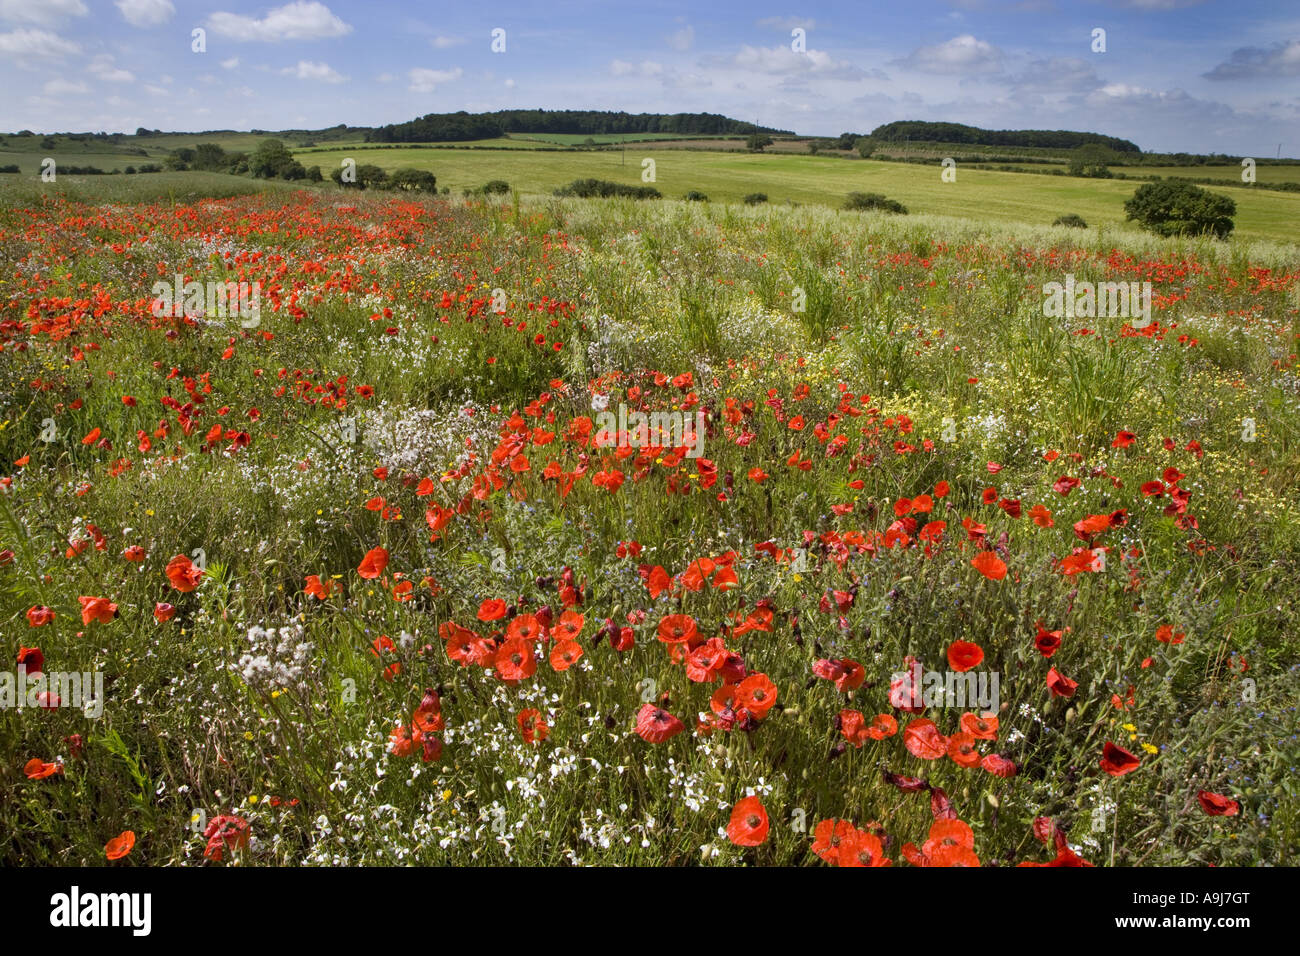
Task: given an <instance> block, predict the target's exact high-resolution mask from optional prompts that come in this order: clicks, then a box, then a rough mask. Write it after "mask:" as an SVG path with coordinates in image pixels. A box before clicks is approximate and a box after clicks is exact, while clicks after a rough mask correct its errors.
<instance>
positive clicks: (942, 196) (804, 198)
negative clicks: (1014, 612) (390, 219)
mask: <svg viewBox="0 0 1300 956" xmlns="http://www.w3.org/2000/svg"><path fill="white" fill-rule="evenodd" d="M354 152H355V150H352V151H349V150H347V149H316V150H312V151H311V152H310V153H309V154H305V155H302V156H300V159H301V161H302V162H303V163H304V164H308V163H310V164H319V165H320V166H321V169H322V170H325V169H330V168H332V167H334V166H337V165H338V164H339V163H340V162H341V161H342V160H343V159H344V158H346V157H348V156H350V155H352V153H354ZM295 155H298V154H297V153H295ZM309 157H310V158H309ZM644 158H653V159H654V160H655V182H654V185H655V187H656V188H658V189H659V191H660V192H662V193H663V194H664V195H665V196H666V197H669V198H673V199H677V198H680V197H681V196H682V195H683V194H685V193H686V192H688V191H689V190H692V189H695V190H699V191H701V192H703V193H705V194H706V195H707V196H708V197H709V198H710V199H711V200H713V201H715V202H737V201H739V200H740V199H742V198H743V197H744V196H745V195H747V194H749V193H754V192H763V193H766V194H767V196H768V199H769V201H770V202H773V203H782V202H785V201H787V200H789V201H791V202H795V203H819V204H823V205H830V206H839V205H840V204H841V203H842V202H843V200H844V197H845V196H846V195H847V194H848V193H850V192H877V193H883V194H884V195H886V196H888V197H890V198H891V199H897V200H899V201H900V202H902V203H903V204H904V205H906V206H907V207H908V210H909V211H910V212H913V213H941V214H943V215H948V216H957V217H961V218H968V219H983V220H989V221H994V222H1007V223H1014V222H1021V223H1038V224H1048V223H1051V222H1052V220H1054V219H1055V218H1056V217H1057V216H1060V215H1063V214H1065V213H1077V214H1078V215H1080V216H1083V218H1084V219H1085V220H1087V222H1088V224H1089V225H1090V226H1098V225H1103V224H1104V225H1107V226H1113V227H1120V228H1124V229H1132V230H1134V231H1136V229H1137V227H1136V226H1134V225H1133V224H1132V223H1125V221H1124V200H1126V199H1127V198H1128V197H1129V196H1131V195H1132V194H1133V191H1134V189H1135V188H1136V185H1135V184H1134V183H1133V182H1132V181H1128V182H1125V181H1120V180H1098V179H1078V178H1073V177H1065V176H1042V175H1031V174H1024V173H1004V172H994V171H987V170H974V169H971V170H963V169H960V168H959V169H958V172H957V181H956V182H955V183H944V182H942V181H941V180H940V170H939V168H938V166H922V165H917V164H910V163H886V162H875V161H872V160H844V159H838V158H833V157H821V156H800V155H793V156H777V155H767V154H751V153H707V152H696V151H688V150H655V151H654V153H653V155H652V156H650V157H642V156H640V155H633V154H632V153H631V152H629V153H628V154H627V157H626V162H624V161H623V156H622V153H621V151H620V152H590V153H587V152H582V153H568V152H566V153H563V154H560V153H553V154H552V153H547V154H531V153H529V154H526V153H522V152H509V151H500V152H488V151H475V150H457V149H445V150H444V149H440V150H427V149H392V150H382V151H375V152H374V153H370V154H367V161H368V162H372V163H374V164H375V165H378V166H382V167H384V168H386V169H393V168H396V167H399V166H410V167H415V168H417V169H427V170H430V171H432V172H433V173H434V174H435V175H436V176H437V177H438V184H439V185H440V186H449V187H451V189H452V190H453V191H459V190H462V189H470V188H475V187H478V186H481V185H482V184H483V183H485V182H487V181H488V180H490V179H504V180H506V181H507V182H509V183H510V184H511V185H512V186H514V187H516V188H517V189H519V190H520V191H521V192H523V193H526V194H527V193H549V192H551V191H553V190H554V189H556V188H558V187H560V186H563V185H565V184H566V183H569V182H572V181H573V180H575V179H581V178H585V177H595V178H598V179H609V180H613V181H615V182H621V183H628V184H634V185H639V184H641V172H642V169H641V160H642V159H644ZM1231 195H1232V198H1233V199H1234V200H1235V201H1236V203H1237V219H1236V223H1237V228H1236V234H1237V235H1240V236H1243V237H1247V238H1256V239H1273V240H1278V241H1295V239H1296V237H1297V234H1298V232H1300V231H1298V230H1297V229H1296V225H1295V223H1296V221H1297V219H1300V195H1290V194H1287V193H1276V192H1260V193H1251V192H1249V191H1246V190H1240V189H1234V190H1233V191H1232V193H1231Z"/></svg>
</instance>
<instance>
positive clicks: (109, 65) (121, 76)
mask: <svg viewBox="0 0 1300 956" xmlns="http://www.w3.org/2000/svg"><path fill="white" fill-rule="evenodd" d="M86 69H87V70H89V71H90V72H91V73H94V74H95V76H97V77H99V79H100V80H102V81H103V82H105V83H130V82H131V81H132V80H134V79H135V77H134V76H132V75H131V74H130V73H129V72H127V71H126V70H123V69H121V68H120V67H118V66H116V65H114V63H113V58H112V57H111V56H109V55H108V54H107V53H101V54H100V55H99V56H97V57H95V58H94V59H93V60H91V61H90V66H88V67H86Z"/></svg>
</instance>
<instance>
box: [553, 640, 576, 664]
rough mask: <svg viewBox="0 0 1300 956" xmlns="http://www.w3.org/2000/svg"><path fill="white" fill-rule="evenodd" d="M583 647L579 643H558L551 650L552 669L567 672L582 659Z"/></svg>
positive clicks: (566, 641)
mask: <svg viewBox="0 0 1300 956" xmlns="http://www.w3.org/2000/svg"><path fill="white" fill-rule="evenodd" d="M582 654H583V650H582V645H581V644H579V643H578V642H577V641H570V640H563V641H556V642H555V646H554V647H553V648H551V667H553V668H555V670H557V671H567V670H568V669H569V668H570V667H572V666H573V665H574V664H576V663H578V661H579V660H581V659H582Z"/></svg>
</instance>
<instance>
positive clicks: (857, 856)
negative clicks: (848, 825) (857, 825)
mask: <svg viewBox="0 0 1300 956" xmlns="http://www.w3.org/2000/svg"><path fill="white" fill-rule="evenodd" d="M836 864H837V865H838V866H889V865H890V861H889V860H887V859H885V848H884V847H883V846H882V845H881V843H880V837H878V836H876V835H875V834H874V833H867V832H866V831H865V830H856V829H855V830H854V831H853V832H852V833H850V834H848V836H847V838H846V839H844V840H843V841H842V842H841V843H840V847H839V854H838V855H837V857H836Z"/></svg>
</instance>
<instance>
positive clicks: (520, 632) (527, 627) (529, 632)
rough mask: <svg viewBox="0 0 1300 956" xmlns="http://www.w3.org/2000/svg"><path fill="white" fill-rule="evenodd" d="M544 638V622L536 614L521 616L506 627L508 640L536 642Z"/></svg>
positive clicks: (517, 616) (516, 617) (513, 619)
mask: <svg viewBox="0 0 1300 956" xmlns="http://www.w3.org/2000/svg"><path fill="white" fill-rule="evenodd" d="M541 636H542V622H541V621H539V620H538V619H537V615H536V614H519V615H516V616H515V617H514V618H512V619H511V621H510V624H509V625H508V626H507V627H506V639H507V640H511V641H513V640H515V639H519V640H524V641H535V640H537V639H538V638H539V637H541Z"/></svg>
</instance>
